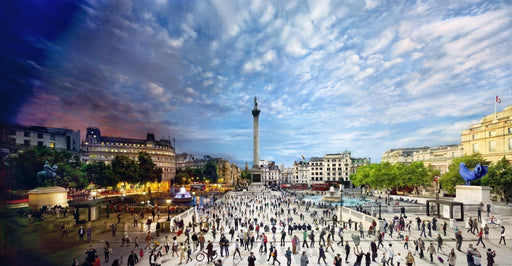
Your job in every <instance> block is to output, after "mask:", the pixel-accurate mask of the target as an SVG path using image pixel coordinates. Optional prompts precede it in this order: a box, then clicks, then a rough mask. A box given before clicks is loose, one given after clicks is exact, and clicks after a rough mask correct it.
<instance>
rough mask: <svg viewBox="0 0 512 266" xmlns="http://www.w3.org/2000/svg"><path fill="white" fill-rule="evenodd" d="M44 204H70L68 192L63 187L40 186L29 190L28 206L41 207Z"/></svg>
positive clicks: (31, 207) (63, 205) (64, 205)
mask: <svg viewBox="0 0 512 266" xmlns="http://www.w3.org/2000/svg"><path fill="white" fill-rule="evenodd" d="M44 205H50V206H55V205H60V206H62V207H67V206H68V193H67V191H66V189H65V188H63V187H39V188H35V189H32V190H30V191H29V192H28V207H29V208H30V209H39V208H41V207H43V206H44Z"/></svg>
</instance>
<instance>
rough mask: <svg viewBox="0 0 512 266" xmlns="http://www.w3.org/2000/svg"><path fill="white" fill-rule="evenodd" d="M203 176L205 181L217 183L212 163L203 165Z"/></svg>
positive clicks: (215, 169) (214, 167)
mask: <svg viewBox="0 0 512 266" xmlns="http://www.w3.org/2000/svg"><path fill="white" fill-rule="evenodd" d="M203 176H204V178H205V180H210V182H211V183H215V182H217V179H218V178H219V177H218V176H217V167H216V166H215V164H213V162H207V163H206V164H205V165H204V169H203Z"/></svg>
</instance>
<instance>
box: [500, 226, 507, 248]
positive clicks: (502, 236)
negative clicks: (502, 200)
mask: <svg viewBox="0 0 512 266" xmlns="http://www.w3.org/2000/svg"><path fill="white" fill-rule="evenodd" d="M500 235H501V236H500V244H501V240H503V245H507V241H506V240H505V227H504V226H503V225H502V226H501V233H500Z"/></svg>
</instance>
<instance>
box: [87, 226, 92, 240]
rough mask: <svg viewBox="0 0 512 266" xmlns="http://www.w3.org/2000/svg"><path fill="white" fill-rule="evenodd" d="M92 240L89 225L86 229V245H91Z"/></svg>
mask: <svg viewBox="0 0 512 266" xmlns="http://www.w3.org/2000/svg"><path fill="white" fill-rule="evenodd" d="M91 238H92V228H91V225H89V226H88V227H87V243H91Z"/></svg>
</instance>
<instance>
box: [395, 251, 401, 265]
mask: <svg viewBox="0 0 512 266" xmlns="http://www.w3.org/2000/svg"><path fill="white" fill-rule="evenodd" d="M395 258H396V266H400V263H402V256H400V253H397V254H396V257H395Z"/></svg>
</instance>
